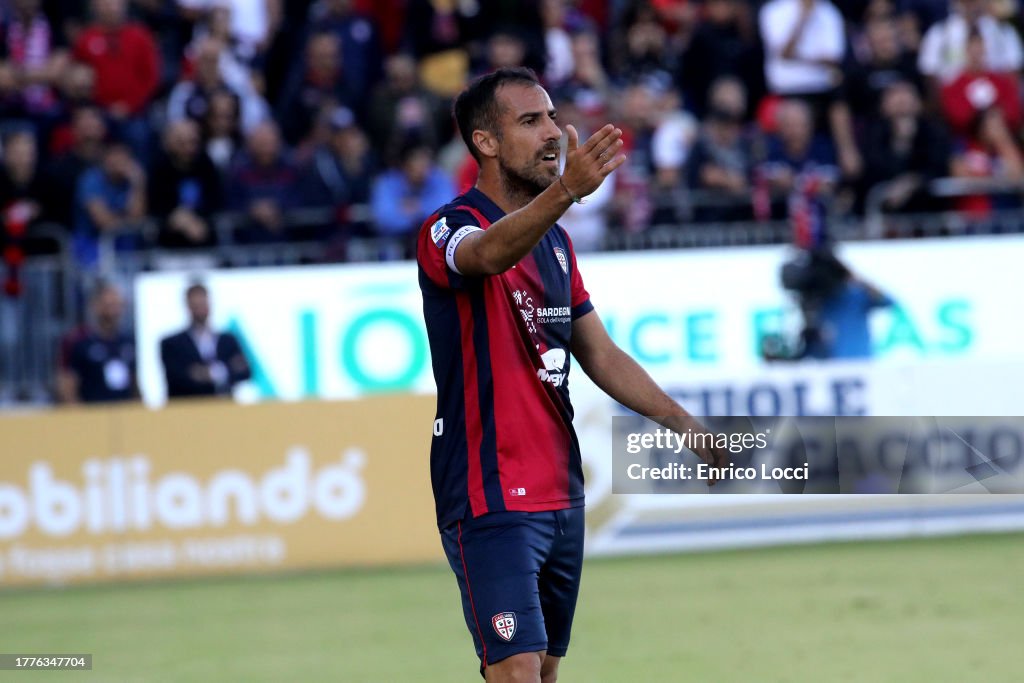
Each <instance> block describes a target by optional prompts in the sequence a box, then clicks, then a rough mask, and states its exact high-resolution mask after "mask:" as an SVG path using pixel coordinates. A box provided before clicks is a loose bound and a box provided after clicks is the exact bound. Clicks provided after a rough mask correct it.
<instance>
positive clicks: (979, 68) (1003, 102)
mask: <svg viewBox="0 0 1024 683" xmlns="http://www.w3.org/2000/svg"><path fill="white" fill-rule="evenodd" d="M989 110H994V111H997V112H998V114H999V116H1001V117H1002V119H1003V121H1004V122H1005V123H1006V125H1007V127H1008V128H1009V129H1010V130H1011V131H1014V130H1019V129H1020V125H1021V102H1020V84H1019V77H1018V76H1017V75H1016V74H1012V73H1006V72H1002V73H1000V72H996V71H992V70H991V69H989V68H987V66H986V59H985V42H984V40H983V39H982V36H981V33H980V32H978V31H976V30H972V31H971V34H970V36H969V37H968V39H967V61H966V63H965V65H964V71H963V73H961V74H960V75H959V76H957V77H956V78H955V79H954V80H953V81H951V82H949V83H947V84H946V85H944V86H943V87H942V111H943V114H945V116H946V122H947V123H949V126H950V129H951V130H952V131H953V133H954V134H956V135H960V136H967V135H970V132H971V129H972V128H974V127H975V121H976V119H978V117H980V116H982V115H983V114H984V113H985V112H987V111H989Z"/></svg>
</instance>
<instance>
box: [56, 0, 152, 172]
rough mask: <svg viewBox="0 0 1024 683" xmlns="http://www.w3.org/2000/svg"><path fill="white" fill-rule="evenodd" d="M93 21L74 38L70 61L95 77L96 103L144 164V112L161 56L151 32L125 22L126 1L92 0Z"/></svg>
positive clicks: (146, 143)
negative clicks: (84, 68) (81, 64)
mask: <svg viewBox="0 0 1024 683" xmlns="http://www.w3.org/2000/svg"><path fill="white" fill-rule="evenodd" d="M92 13H93V18H94V21H93V23H91V24H89V25H88V26H87V27H86V28H85V29H84V30H82V32H81V33H80V34H79V35H78V38H77V40H76V41H75V45H74V49H73V51H72V55H73V57H74V58H75V59H76V60H77V61H79V62H82V63H84V64H88V65H89V66H91V67H92V68H93V70H94V71H95V73H96V90H95V93H94V96H95V99H96V102H97V103H98V104H100V105H101V106H102V107H103V108H104V109H105V110H106V112H107V114H109V115H110V117H111V118H112V119H113V122H114V124H115V126H114V127H115V129H117V130H116V132H117V133H119V134H120V136H121V137H123V138H124V139H126V140H128V141H129V142H130V143H131V146H132V148H133V151H135V153H136V154H137V155H138V156H139V157H140V158H142V159H144V158H146V154H147V152H148V151H149V129H148V125H147V124H146V120H145V113H146V107H147V105H148V104H149V102H150V100H151V99H152V98H153V95H154V94H155V92H156V89H157V86H158V85H159V82H160V55H159V52H158V51H157V47H156V42H155V41H154V39H153V35H152V33H150V31H149V29H147V28H146V27H145V26H143V25H141V24H137V23H135V22H131V21H128V3H127V0H92Z"/></svg>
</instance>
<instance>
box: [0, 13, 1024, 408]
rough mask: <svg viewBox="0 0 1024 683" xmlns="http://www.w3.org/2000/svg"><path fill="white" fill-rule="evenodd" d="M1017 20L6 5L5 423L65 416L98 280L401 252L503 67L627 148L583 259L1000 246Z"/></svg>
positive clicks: (1016, 80) (444, 184) (0, 18)
mask: <svg viewBox="0 0 1024 683" xmlns="http://www.w3.org/2000/svg"><path fill="white" fill-rule="evenodd" d="M1021 25H1022V20H1021V14H1020V12H1018V11H1017V10H1016V9H1015V5H1014V3H992V4H990V3H987V2H986V1H985V0H959V1H958V2H956V3H954V4H953V6H952V8H947V6H946V3H945V2H944V0H925V1H922V2H896V3H894V2H891V1H890V0H870V1H868V0H862V1H859V2H854V1H851V0H843V1H842V2H836V3H834V4H833V3H831V2H829V0H770V1H769V2H767V3H763V4H759V3H758V2H756V0H751V1H748V0H703V2H693V1H692V0H515V1H512V0H508V1H503V0H487V1H482V0H467V1H461V2H451V1H442V0H386V1H381V0H318V1H312V0H289V1H288V2H284V1H283V0H265V2H262V3H261V2H241V1H233V0H131V1H129V0H92V1H91V2H87V1H86V0H80V1H78V2H56V1H50V0H7V1H5V2H0V141H2V145H3V147H2V152H3V153H2V162H3V163H2V168H0V216H2V222H0V253H2V262H0V275H2V279H3V282H4V285H3V292H2V293H0V405H4V404H8V403H22V402H28V403H33V404H45V403H47V402H50V401H52V400H54V387H55V368H56V365H55V362H56V361H55V359H56V358H57V356H58V346H59V340H60V339H61V336H62V335H63V334H64V333H65V332H67V331H68V330H69V329H73V328H74V327H76V326H77V325H80V324H81V323H82V322H84V317H85V314H86V308H87V306H86V304H85V302H86V301H87V300H88V296H89V293H90V291H91V290H92V288H93V285H94V284H95V283H96V282H98V281H99V280H100V279H101V278H102V279H103V280H105V281H112V282H115V283H120V284H122V285H123V286H124V287H123V288H124V289H125V293H126V294H127V295H128V296H130V291H129V290H130V287H127V285H129V284H130V282H131V278H132V276H133V275H134V274H136V273H138V272H141V271H145V270H156V269H201V268H206V267H211V266H218V267H232V266H249V265H291V264H304V263H324V262H335V263H336V262H348V261H374V260H387V259H393V258H402V257H404V256H405V255H406V254H407V244H408V230H409V229H410V226H415V225H416V224H417V223H418V221H420V220H422V218H424V217H425V216H426V215H427V214H428V213H429V211H430V208H429V207H428V206H426V204H425V203H424V201H420V202H419V203H416V202H414V201H403V200H401V199H400V196H408V197H412V196H415V197H417V198H421V199H424V200H426V198H428V197H429V201H432V202H434V203H435V204H436V203H438V201H437V200H436V199H434V195H436V194H437V193H440V195H444V194H446V193H449V194H450V191H449V189H448V188H450V187H453V186H454V187H464V186H465V185H466V184H467V183H469V182H472V178H473V177H474V173H475V170H474V167H473V165H472V161H471V160H470V159H469V158H468V154H467V153H466V151H465V149H464V147H463V144H462V142H461V139H460V138H459V136H458V135H457V134H456V131H455V130H454V126H453V122H452V121H451V117H450V116H449V114H448V111H449V106H450V102H451V98H452V96H453V94H454V93H456V92H458V90H459V89H460V88H461V86H462V85H463V84H464V83H465V82H466V81H467V79H469V78H471V77H473V76H475V75H478V74H481V73H485V72H487V71H488V70H490V69H493V68H495V67H497V66H502V65H518V64H524V65H527V66H530V67H532V68H534V69H535V70H536V71H537V72H538V73H539V74H541V75H542V76H543V80H544V82H545V84H546V86H547V87H548V89H549V91H550V92H551V94H552V97H553V98H554V100H555V104H556V106H557V107H559V109H560V110H561V111H563V116H561V117H560V118H561V119H564V120H566V121H572V122H573V123H574V124H576V126H577V127H578V128H579V129H580V131H581V134H582V135H584V136H585V135H587V134H588V130H592V129H593V128H594V127H595V126H598V125H600V124H601V123H603V122H605V121H609V120H611V121H615V122H617V123H618V125H620V126H621V127H622V128H623V130H624V131H625V132H626V135H625V139H626V143H627V144H626V151H627V152H628V153H629V163H628V165H627V166H625V167H624V168H623V169H621V170H620V171H619V172H618V173H617V174H616V176H615V184H614V186H613V187H612V188H611V192H610V194H609V196H606V197H602V198H600V201H599V202H598V205H599V207H600V210H599V211H596V212H591V213H590V214H588V215H580V216H576V217H573V216H572V215H571V214H570V216H567V218H566V225H567V227H569V229H570V231H573V229H574V228H576V229H578V230H579V231H580V234H579V243H580V246H581V247H582V248H581V251H584V250H587V249H604V250H626V249H646V248H666V247H671V248H685V247H691V246H708V245H730V244H761V243H786V242H789V241H791V240H792V239H793V236H794V234H797V235H798V236H799V235H803V236H804V238H806V237H807V236H808V235H812V239H819V238H820V235H821V234H823V233H827V234H828V236H829V239H837V240H848V239H885V238H892V237H916V236H925V235H928V236H938V235H969V234H980V233H992V232H1019V231H1021V229H1022V225H1024V211H1022V205H1021V193H1022V190H1024V184H1022V183H1024V154H1022V148H1021V142H1022V117H1021V105H1020V71H1021V66H1022V57H1021V53H1022V50H1021V39H1020V35H1019V34H1020V29H1021ZM942 41H946V42H949V41H954V42H955V43H956V44H955V45H941V44H940V43H942ZM950 55H956V58H955V59H954V58H952V57H950ZM129 67H130V68H129ZM427 184H429V185H430V187H429V188H428V187H427V186H426V185H427ZM440 195H438V196H440ZM595 199H596V198H595ZM429 201H428V202H427V203H429ZM375 204H376V205H378V207H389V208H392V209H393V211H391V212H385V211H383V210H382V209H381V208H378V209H376V210H374V208H373V207H374V205H375ZM421 214H422V215H421ZM577 226H578V227H577ZM813 235H818V237H813ZM128 310H130V308H129V309H128Z"/></svg>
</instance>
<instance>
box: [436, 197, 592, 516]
mask: <svg viewBox="0 0 1024 683" xmlns="http://www.w3.org/2000/svg"><path fill="white" fill-rule="evenodd" d="M504 215H505V214H504V212H503V211H502V210H501V209H500V208H499V207H498V206H497V205H496V204H494V202H492V201H491V200H490V199H489V198H488V197H487V196H486V195H485V194H483V193H482V192H480V191H479V190H478V189H476V188H473V189H471V190H469V191H468V192H466V193H465V194H462V195H460V196H459V197H457V198H456V199H455V200H454V201H452V202H451V203H449V204H447V205H445V206H444V207H442V208H441V209H440V210H438V211H437V212H436V213H435V214H434V215H432V216H430V217H429V218H428V219H427V221H426V222H425V223H424V224H423V226H422V228H421V229H420V233H419V237H418V242H417V254H416V260H417V263H418V266H419V284H420V289H421V290H422V293H423V315H424V319H425V321H426V327H427V336H428V338H429V341H430V353H431V360H432V364H433V371H434V380H435V382H436V383H437V415H436V420H435V422H434V431H433V433H434V437H433V442H432V444H431V451H430V470H431V483H432V486H433V490H434V500H435V503H436V507H437V521H438V525H439V526H440V527H441V528H444V527H446V526H448V525H450V524H452V523H454V522H456V521H459V520H461V519H464V518H466V517H469V516H472V517H478V516H480V515H483V514H486V513H488V512H497V511H504V510H519V511H543V510H559V509H564V508H569V507H578V506H582V505H583V469H582V462H581V459H580V449H579V443H578V441H577V438H576V432H575V431H574V429H573V426H572V418H573V409H572V404H571V403H570V401H569V368H570V355H569V353H570V348H571V334H572V322H573V320H575V319H577V318H579V317H581V316H583V315H586V314H587V313H589V312H590V311H591V310H593V305H592V304H591V303H590V295H589V294H588V293H587V290H586V289H585V287H584V286H583V279H582V277H581V276H580V273H579V270H578V268H577V267H576V255H575V253H574V252H573V248H572V243H571V242H570V240H569V236H568V234H567V233H566V232H565V230H563V229H562V228H561V227H560V226H558V225H555V226H553V227H552V229H550V230H548V231H547V232H546V233H545V234H544V237H543V238H542V239H541V241H540V242H539V243H538V244H537V246H536V247H534V249H533V250H532V251H531V252H530V253H529V254H528V255H527V256H526V257H525V258H523V259H522V260H521V261H520V262H519V263H517V264H516V265H515V266H513V267H512V268H510V269H509V270H507V271H505V272H504V273H501V274H499V275H491V276H486V277H464V276H463V275H461V274H460V273H458V272H457V270H456V269H455V261H454V254H455V250H456V248H457V247H458V245H459V243H460V242H461V241H462V240H463V239H464V238H465V236H466V235H468V234H471V233H472V232H473V231H474V230H486V229H487V228H488V227H489V226H490V225H491V224H492V223H495V222H497V221H498V220H499V219H501V218H502V217H503V216H504Z"/></svg>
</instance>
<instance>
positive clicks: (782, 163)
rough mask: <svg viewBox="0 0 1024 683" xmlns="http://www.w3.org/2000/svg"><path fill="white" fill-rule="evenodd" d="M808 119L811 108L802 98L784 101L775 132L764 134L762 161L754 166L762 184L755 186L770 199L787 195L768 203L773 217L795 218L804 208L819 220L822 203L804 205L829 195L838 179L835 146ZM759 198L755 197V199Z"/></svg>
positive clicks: (814, 202)
mask: <svg viewBox="0 0 1024 683" xmlns="http://www.w3.org/2000/svg"><path fill="white" fill-rule="evenodd" d="M812 121H813V118H812V114H811V108H810V107H809V106H808V105H807V103H805V102H803V101H802V100H784V101H783V102H782V103H781V104H779V107H778V109H777V111H776V122H777V129H778V130H777V133H776V134H774V135H771V136H769V137H768V139H767V144H766V150H765V158H764V161H763V162H762V163H761V164H760V166H759V167H758V168H757V169H756V174H757V180H758V183H759V185H762V186H763V187H760V186H759V187H756V188H755V192H757V193H761V192H767V193H769V194H770V196H771V197H772V198H777V197H780V196H786V197H788V199H787V200H786V201H785V202H778V201H775V202H772V205H771V207H772V208H771V213H772V215H773V216H774V217H775V218H783V217H784V216H786V215H789V217H790V218H796V216H795V215H794V214H800V215H801V216H803V215H804V211H805V209H807V210H809V211H810V212H812V213H814V214H815V215H816V218H818V219H822V218H823V217H822V215H821V214H822V213H823V212H824V211H823V207H822V206H820V205H815V206H813V207H808V206H806V204H808V203H812V204H817V201H818V200H819V199H820V198H822V197H825V196H828V195H829V194H831V192H832V190H833V189H834V188H835V186H836V183H837V181H838V177H839V169H838V167H837V166H836V161H835V149H834V148H833V146H832V144H831V141H830V140H828V139H827V138H826V137H824V136H820V135H817V136H816V135H815V134H814V125H813V123H812ZM763 201H765V200H764V199H762V198H760V197H755V202H763ZM798 206H799V207H800V208H797V207H798Z"/></svg>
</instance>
